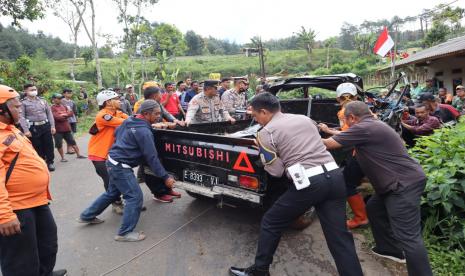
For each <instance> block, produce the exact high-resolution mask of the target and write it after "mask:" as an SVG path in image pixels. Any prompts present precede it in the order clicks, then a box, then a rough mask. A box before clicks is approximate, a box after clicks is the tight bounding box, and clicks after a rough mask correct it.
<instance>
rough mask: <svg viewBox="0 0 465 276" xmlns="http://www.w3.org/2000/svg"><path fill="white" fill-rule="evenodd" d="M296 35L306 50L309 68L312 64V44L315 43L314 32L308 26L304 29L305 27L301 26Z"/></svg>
mask: <svg viewBox="0 0 465 276" xmlns="http://www.w3.org/2000/svg"><path fill="white" fill-rule="evenodd" d="M297 37H298V39H299V42H300V45H301V46H302V47H303V48H304V49H305V51H306V52H307V57H308V66H309V68H311V66H312V56H311V55H312V50H313V45H314V44H315V37H316V32H315V31H314V30H312V29H310V28H308V29H305V27H304V26H302V27H301V30H300V31H299V32H298V33H297Z"/></svg>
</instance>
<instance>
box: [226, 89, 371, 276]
mask: <svg viewBox="0 0 465 276" xmlns="http://www.w3.org/2000/svg"><path fill="white" fill-rule="evenodd" d="M250 107H251V111H252V115H253V116H254V118H255V120H256V121H257V122H258V123H259V124H260V125H262V126H263V128H262V129H261V130H260V131H259V133H258V136H257V142H258V145H259V148H260V155H261V158H262V162H263V163H264V165H265V170H266V171H267V172H268V173H269V174H270V175H272V176H274V177H281V176H283V175H284V174H285V175H286V176H287V177H288V178H290V179H292V181H293V184H291V185H290V187H289V188H288V190H287V191H286V192H285V193H284V194H283V195H282V196H281V197H280V198H279V199H278V200H277V201H276V202H275V203H274V204H273V206H272V207H271V208H270V209H269V210H268V211H267V212H266V213H265V215H264V216H263V219H262V222H261V229H260V235H259V239H258V249H257V253H256V256H255V263H254V264H253V265H252V266H250V267H248V268H236V267H231V268H230V273H231V274H232V275H240V276H251V275H254V276H257V275H258V276H262V275H270V273H269V267H270V265H271V263H272V261H273V255H274V253H275V251H276V248H277V247H278V244H279V240H280V238H281V235H282V232H283V231H284V230H286V229H287V228H288V227H289V225H290V224H291V223H292V222H293V221H294V220H295V219H297V218H298V217H299V216H301V215H302V214H303V213H304V212H305V211H307V210H308V209H310V208H311V207H312V206H315V208H316V211H317V214H318V217H319V219H320V223H321V228H322V229H323V233H324V235H325V238H326V243H327V245H328V248H329V251H330V252H331V255H332V256H333V258H334V261H335V263H336V267H337V271H338V272H339V274H340V275H363V273H362V269H361V266H360V262H359V260H358V257H357V253H356V251H355V245H354V240H353V237H352V234H351V233H350V232H349V231H348V230H347V227H346V204H345V201H346V191H345V183H344V176H343V175H342V171H341V170H340V169H339V168H338V166H337V164H336V163H335V162H334V159H333V157H332V156H331V154H330V153H329V152H328V151H327V150H326V147H325V145H324V144H323V142H322V141H321V137H320V134H319V132H318V128H317V127H316V125H315V123H314V122H313V121H312V120H311V119H310V118H308V117H306V116H303V115H294V114H285V113H281V111H280V109H281V108H280V104H279V100H278V98H277V97H276V96H274V95H272V94H270V93H268V92H264V93H260V94H258V95H256V96H255V97H254V98H253V99H252V100H251V102H250ZM309 254H310V252H309Z"/></svg>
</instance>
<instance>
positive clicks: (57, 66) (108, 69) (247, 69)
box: [49, 49, 357, 86]
mask: <svg viewBox="0 0 465 276" xmlns="http://www.w3.org/2000/svg"><path fill="white" fill-rule="evenodd" d="M329 52H330V64H336V63H338V64H350V63H352V62H354V61H355V60H356V57H357V53H356V52H355V51H344V50H340V49H330V51H329ZM307 62H308V58H307V55H306V53H305V51H303V50H284V51H269V52H268V53H267V55H266V62H265V64H266V69H267V74H268V75H274V74H277V73H280V72H281V73H283V72H284V73H286V72H287V73H289V74H308V73H309V72H310V71H311V70H309V67H308V63H307ZM70 64H71V60H70V59H65V60H59V61H50V62H49V66H50V77H51V78H52V79H58V80H67V79H69V68H70ZM101 64H102V72H103V79H104V85H105V86H113V85H115V83H116V81H117V75H118V74H119V76H120V82H122V83H124V82H125V81H126V80H129V78H130V63H129V61H128V60H127V59H122V58H113V59H101ZM325 64H326V50H325V49H315V50H314V51H313V54H312V66H311V69H312V70H313V69H315V68H319V67H324V66H325ZM159 67H160V62H158V61H157V60H155V59H151V60H149V61H148V62H147V64H146V71H147V73H148V77H147V79H161V78H162V76H157V75H156V73H155V72H156V71H157V70H158V68H159ZM176 69H179V74H178V76H177V78H176V79H183V78H185V77H191V78H193V79H205V78H207V77H208V75H209V74H210V73H221V74H222V76H238V75H246V74H250V73H253V74H258V73H259V64H258V57H246V56H245V55H223V56H189V57H187V56H186V57H177V58H173V59H171V60H170V61H169V62H168V63H167V64H166V69H165V71H166V73H168V74H171V73H172V72H174V71H175V70H176ZM135 70H136V72H137V75H138V76H139V77H138V78H139V79H140V72H141V62H140V60H137V61H136V62H135ZM75 71H76V79H77V80H82V81H91V82H92V81H94V79H95V77H94V65H93V64H92V63H89V64H88V65H87V66H86V65H85V62H84V60H83V59H78V61H77V64H76V69H75Z"/></svg>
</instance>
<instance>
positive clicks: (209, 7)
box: [0, 0, 465, 45]
mask: <svg viewBox="0 0 465 276" xmlns="http://www.w3.org/2000/svg"><path fill="white" fill-rule="evenodd" d="M452 1H453V0H423V1H418V0H416V1H408V0H390V1H361V0H352V1H343V0H321V1H310V0H281V1H270V0H268V1H265V0H234V1H231V0H159V3H157V4H155V5H153V6H151V7H148V8H145V9H144V12H143V16H144V17H146V18H147V19H149V20H150V21H158V22H166V23H170V24H174V25H176V26H177V27H178V28H179V29H180V30H181V31H182V32H183V33H185V32H186V31H188V30H193V31H195V32H196V33H199V34H201V35H202V36H209V35H211V36H213V37H216V38H222V39H228V40H230V41H235V42H237V43H244V42H249V41H250V38H251V37H253V36H255V35H260V36H261V37H262V38H263V39H264V40H267V39H270V38H283V37H287V36H290V35H292V34H293V32H296V31H298V30H299V29H300V26H305V27H311V28H312V29H315V30H316V31H317V40H324V39H326V38H328V37H330V36H335V35H338V34H339V30H340V27H341V25H342V24H343V22H349V23H352V24H360V23H361V22H363V21H364V20H378V19H383V18H388V19H390V18H392V17H393V16H394V15H398V16H401V17H405V16H415V15H418V14H419V13H421V11H422V10H423V9H425V8H433V7H434V6H436V5H437V4H440V3H450V2H452ZM95 2H96V3H97V4H96V5H97V6H96V14H97V16H96V17H97V32H99V33H104V34H112V35H113V36H115V37H119V36H121V35H122V27H121V25H119V24H118V22H117V20H116V17H117V15H118V12H117V9H116V6H115V4H114V3H113V2H112V1H111V0H95ZM453 6H461V7H465V0H458V1H457V2H455V3H454V4H453ZM0 22H1V23H3V24H8V22H10V20H8V19H7V18H2V19H0ZM89 25H90V24H89ZM23 27H24V28H27V29H28V30H29V31H32V32H37V31H38V30H42V31H43V32H44V33H46V34H51V35H54V36H58V37H60V38H61V39H63V40H64V41H70V37H69V31H68V28H67V26H66V25H65V24H64V23H63V22H62V21H60V19H58V18H56V17H55V16H53V14H52V12H47V14H46V17H45V18H44V19H42V20H38V21H34V22H28V21H24V22H23ZM405 27H407V28H409V29H419V28H420V26H419V23H416V24H415V23H411V24H410V23H409V24H407V25H406V26H405ZM101 41H103V40H101ZM102 43H103V42H101V43H100V45H101V44H102ZM79 44H80V45H88V44H89V40H88V39H87V37H86V36H85V33H84V31H82V32H81V34H80V40H79Z"/></svg>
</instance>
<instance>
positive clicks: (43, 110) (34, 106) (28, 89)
mask: <svg viewBox="0 0 465 276" xmlns="http://www.w3.org/2000/svg"><path fill="white" fill-rule="evenodd" d="M24 91H25V93H26V97H25V98H24V99H23V101H22V105H21V120H20V124H21V128H22V129H23V131H24V134H25V135H26V136H27V137H29V139H31V142H32V145H33V146H34V148H35V150H36V151H37V153H38V154H39V155H40V157H42V158H43V159H44V160H45V162H46V163H47V167H48V170H49V171H54V170H55V166H54V165H53V160H54V159H55V154H54V151H53V150H54V149H53V135H54V134H55V132H56V130H55V120H54V119H53V114H52V111H51V110H50V106H49V105H48V103H47V101H46V100H44V99H43V98H40V97H38V96H37V88H36V86H35V85H33V84H26V85H24Z"/></svg>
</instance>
